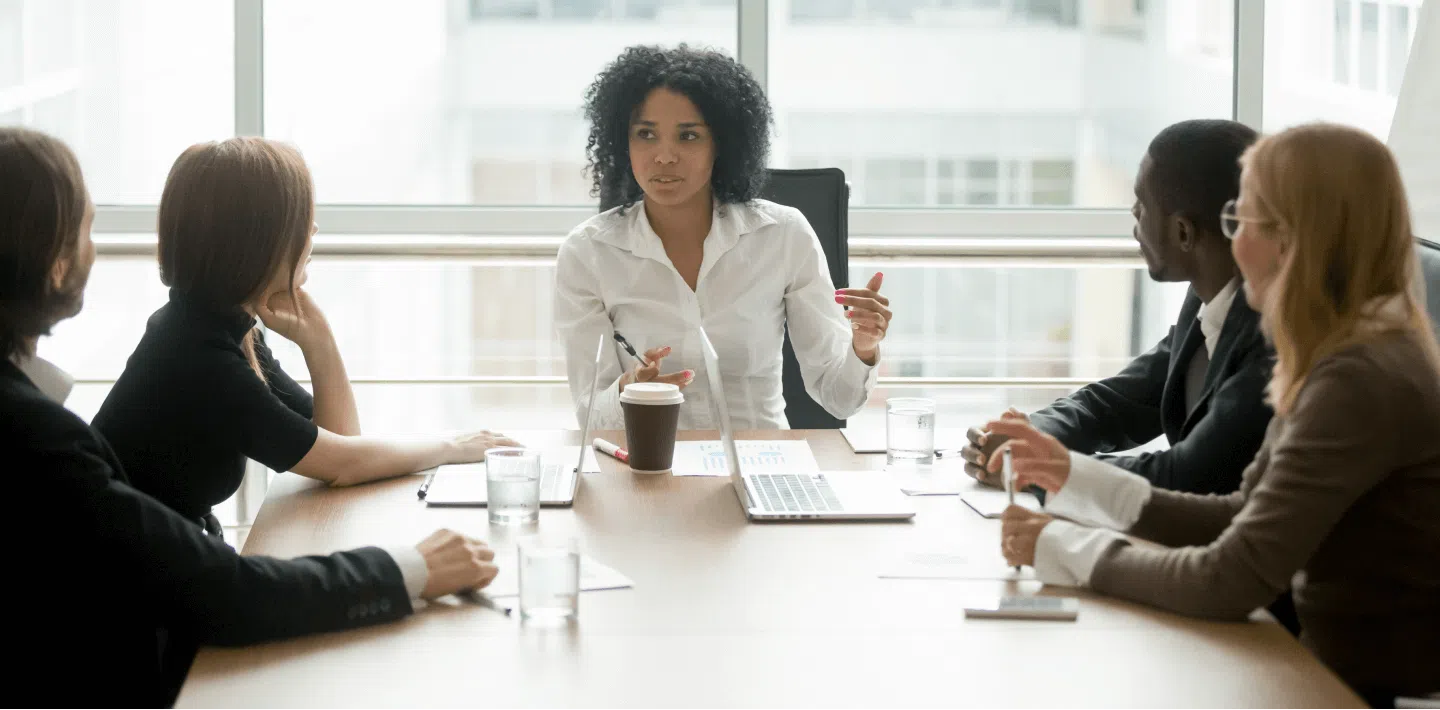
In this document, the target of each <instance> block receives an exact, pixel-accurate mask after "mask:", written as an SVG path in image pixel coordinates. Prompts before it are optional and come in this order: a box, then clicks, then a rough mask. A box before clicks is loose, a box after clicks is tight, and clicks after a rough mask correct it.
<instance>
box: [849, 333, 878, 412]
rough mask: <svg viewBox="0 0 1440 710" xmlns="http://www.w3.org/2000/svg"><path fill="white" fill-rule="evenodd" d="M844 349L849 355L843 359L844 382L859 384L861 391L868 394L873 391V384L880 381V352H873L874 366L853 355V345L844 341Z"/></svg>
mask: <svg viewBox="0 0 1440 710" xmlns="http://www.w3.org/2000/svg"><path fill="white" fill-rule="evenodd" d="M845 349H846V350H847V351H848V352H849V353H850V354H849V357H846V358H845V365H844V367H845V381H846V382H859V383H861V385H860V386H861V389H862V391H864V392H866V393H867V394H868V393H869V392H870V391H871V390H873V389H875V383H877V382H879V381H880V351H879V350H876V351H875V364H874V365H866V364H865V361H864V360H861V359H860V356H859V355H856V354H855V344H854V343H852V342H850V341H849V340H847V341H845ZM861 406H864V404H863V403H862V404H861Z"/></svg>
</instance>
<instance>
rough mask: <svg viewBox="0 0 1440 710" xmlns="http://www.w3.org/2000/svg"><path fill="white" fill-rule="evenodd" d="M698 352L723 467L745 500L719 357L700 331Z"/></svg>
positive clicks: (743, 483) (743, 484) (702, 330)
mask: <svg viewBox="0 0 1440 710" xmlns="http://www.w3.org/2000/svg"><path fill="white" fill-rule="evenodd" d="M700 350H701V352H702V354H703V355H704V359H705V382H706V383H707V384H708V385H709V386H710V415H711V417H712V418H714V420H715V425H716V426H718V427H720V445H721V447H723V448H724V450H725V465H726V466H728V467H729V468H730V482H731V483H734V484H735V486H736V492H737V493H740V494H741V497H740V499H741V500H745V498H746V496H745V495H744V493H745V480H744V479H743V478H741V477H740V454H739V453H738V452H737V451H736V449H735V437H734V436H733V435H732V434H731V432H730V408H729V407H728V406H727V405H726V404H725V388H724V387H723V386H722V385H721V382H720V355H719V354H718V353H716V352H715V346H714V345H711V344H710V336H709V335H706V334H705V329H704V328H701V329H700Z"/></svg>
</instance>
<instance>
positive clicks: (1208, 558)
mask: <svg viewBox="0 0 1440 710" xmlns="http://www.w3.org/2000/svg"><path fill="white" fill-rule="evenodd" d="M1242 164H1243V167H1244V170H1243V174H1242V177H1241V187H1240V197H1239V200H1238V201H1237V202H1235V203H1232V204H1229V205H1226V210H1225V214H1224V221H1225V231H1226V234H1227V236H1230V237H1231V238H1232V239H1233V249H1234V253H1235V261H1236V263H1237V264H1238V265H1239V267H1240V271H1241V272H1242V273H1243V274H1244V277H1245V298H1246V300H1247V301H1248V302H1249V303H1250V305H1251V306H1252V307H1254V308H1255V309H1256V310H1257V311H1259V312H1260V313H1261V316H1262V329H1263V330H1264V332H1265V333H1266V335H1267V337H1269V338H1270V339H1271V340H1272V342H1273V343H1274V345H1275V352H1276V363H1275V370H1274V376H1273V379H1272V381H1271V384H1270V388H1269V392H1268V402H1269V403H1270V405H1271V406H1272V407H1273V408H1274V409H1275V419H1274V420H1273V422H1272V424H1271V425H1270V428H1269V431H1268V432H1267V433H1266V437H1265V443H1264V445H1263V446H1262V447H1261V449H1260V451H1259V453H1258V454H1256V457H1255V460H1254V462H1252V463H1251V464H1250V466H1249V468H1248V469H1246V471H1245V474H1244V480H1243V483H1242V484H1241V487H1240V490H1239V491H1237V492H1235V493H1232V494H1230V495H1209V496H1204V495H1194V494H1187V493H1178V492H1174V491H1166V490H1161V489H1158V488H1152V487H1151V486H1150V484H1149V483H1148V482H1147V481H1146V480H1145V479H1143V478H1140V477H1139V476H1136V475H1135V474H1133V473H1128V472H1126V471H1123V470H1121V469H1118V468H1115V467H1113V466H1109V465H1108V464H1104V463H1100V462H1098V461H1095V460H1093V459H1089V458H1087V457H1084V456H1079V455H1075V454H1071V453H1069V452H1067V451H1066V450H1065V448H1064V446H1063V445H1061V444H1060V442H1059V441H1057V440H1055V439H1054V438H1052V437H1050V436H1048V435H1045V434H1042V433H1040V432H1038V431H1036V430H1035V429H1034V428H1032V427H1031V426H1030V425H1029V424H1027V423H1025V422H1024V421H1021V420H1019V419H1014V418H1011V419H1007V420H1004V421H997V422H992V423H991V424H990V425H989V426H990V427H991V430H992V431H999V432H1002V433H1003V434H1005V435H1009V436H1012V437H1014V438H1015V439H1016V441H1015V442H1013V444H1012V447H1013V452H1014V461H1015V470H1016V472H1017V474H1018V483H1019V484H1020V485H1027V484H1032V483H1033V484H1035V485H1038V486H1040V487H1041V488H1044V489H1045V490H1047V491H1049V492H1050V493H1051V496H1050V497H1049V498H1048V500H1047V501H1046V510H1047V512H1048V513H1052V514H1055V515H1059V516H1062V517H1065V518H1068V519H1070V520H1073V521H1076V522H1074V523H1072V522H1066V521H1062V520H1056V519H1052V518H1051V516H1050V515H1047V514H1037V513H1030V512H1028V511H1025V510H1023V509H1020V508H1013V507H1012V508H1011V509H1010V510H1009V511H1007V512H1006V515H1005V522H1004V531H1003V534H1002V545H1001V546H1002V550H1003V553H1004V555H1005V557H1006V559H1007V560H1008V561H1009V562H1011V563H1012V564H1027V565H1034V567H1035V570H1036V573H1037V575H1038V576H1039V578H1040V579H1041V580H1042V581H1044V582H1046V583H1047V584H1058V585H1069V586H1088V587H1092V588H1094V589H1095V590H1097V591H1100V592H1103V593H1105V594H1110V595H1113V596H1117V597H1122V598H1125V599H1130V600H1134V601H1138V602H1143V603H1146V604H1150V605H1153V606H1157V607H1162V608H1165V609H1170V610H1173V611H1176V612H1179V613H1182V614H1188V615H1191V616H1199V617H1204V618H1211V619H1229V620H1243V619H1245V618H1246V617H1247V616H1248V615H1249V614H1250V613H1251V612H1252V611H1254V610H1255V609H1257V608H1260V607H1263V606H1265V605H1266V604H1267V603H1269V602H1270V601H1271V600H1273V599H1274V598H1275V597H1276V595H1278V594H1280V593H1281V592H1282V591H1284V590H1285V588H1286V587H1287V586H1289V585H1290V584H1291V583H1292V578H1293V580H1294V589H1295V606H1296V608H1297V610H1298V611H1299V616H1300V621H1301V625H1302V627H1303V631H1302V634H1301V641H1302V642H1304V643H1305V644H1306V645H1307V646H1309V647H1310V648H1311V649H1313V650H1314V651H1315V653H1316V654H1317V655H1318V656H1319V657H1320V658H1321V659H1322V660H1323V661H1325V662H1326V663H1327V664H1329V665H1330V667H1331V668H1333V669H1334V670H1335V671H1336V672H1337V673H1338V674H1339V675H1340V676H1341V677H1342V678H1344V679H1345V680H1346V681H1347V682H1348V683H1350V684H1351V686H1352V687H1354V688H1355V689H1356V690H1357V691H1358V692H1360V693H1361V694H1362V695H1363V696H1364V697H1365V698H1366V699H1367V700H1369V701H1370V702H1372V703H1374V704H1377V705H1383V704H1389V703H1393V702H1394V698H1395V697H1396V695H1424V694H1428V693H1433V692H1435V691H1437V690H1440V348H1437V345H1436V342H1435V336H1434V334H1433V332H1432V330H1431V325H1430V321H1429V318H1428V316H1427V315H1426V313H1425V309H1424V306H1423V305H1422V304H1421V302H1420V300H1418V299H1417V297H1416V295H1415V291H1414V289H1413V288H1412V285H1413V284H1412V281H1413V279H1414V278H1415V274H1416V265H1415V258H1416V257H1415V251H1414V245H1413V244H1412V240H1411V229H1410V217H1409V214H1410V212H1409V207H1408V205H1407V202H1406V198H1405V191H1404V188H1403V187H1402V185H1401V182H1400V175H1399V172H1398V170H1397V169H1396V165H1395V160H1394V158H1393V156H1391V154H1390V152H1389V150H1387V149H1386V148H1385V146H1384V145H1383V144H1381V143H1380V142H1379V141H1377V140H1376V139H1374V138H1373V137H1371V136H1370V135H1368V134H1365V133H1362V132H1360V131H1358V130H1354V129H1351V128H1346V127H1342V126H1335V125H1327V124H1315V125H1307V126H1302V127H1299V128H1293V129H1291V130H1288V131H1285V132H1284V133H1280V134H1279V135H1276V136H1273V137H1270V138H1266V139H1264V140H1262V141H1261V142H1260V143H1258V144H1257V145H1256V146H1255V147H1253V148H1252V149H1251V150H1250V151H1249V152H1247V153H1246V155H1245V158H1244V159H1243V160H1242ZM1077 523H1078V524H1077ZM1115 531H1124V532H1125V533H1128V534H1129V535H1131V536H1134V537H1137V538H1143V539H1147V540H1151V541H1153V542H1156V543H1159V544H1160V545H1161V546H1160V547H1139V546H1133V545H1131V544H1130V543H1129V541H1128V540H1127V538H1126V536H1125V535H1122V534H1120V533H1119V532H1115ZM1297 573H1298V574H1297Z"/></svg>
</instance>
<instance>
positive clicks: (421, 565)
mask: <svg viewBox="0 0 1440 710" xmlns="http://www.w3.org/2000/svg"><path fill="white" fill-rule="evenodd" d="M385 552H387V553H389V554H390V559H392V560H395V566H396V567H399V568H400V579H402V580H404V582H405V592H406V593H407V594H409V595H410V598H411V599H419V598H420V595H421V594H424V593H425V585H426V584H429V583H430V568H429V567H426V566H425V556H424V555H422V554H420V550H418V549H416V548H415V546H414V545H411V546H409V547H387V548H385Z"/></svg>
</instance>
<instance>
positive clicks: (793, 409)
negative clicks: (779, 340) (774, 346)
mask: <svg viewBox="0 0 1440 710" xmlns="http://www.w3.org/2000/svg"><path fill="white" fill-rule="evenodd" d="M766 172H767V173H768V179H767V180H766V182H765V188H764V189H763V190H761V191H760V197H761V198H763V199H766V200H769V201H771V202H774V203H777V204H781V205H785V206H787V207H794V208H795V209H797V210H800V213H801V214H803V215H805V219H806V220H807V221H809V222H810V226H811V228H813V229H814V230H815V234H816V235H818V236H819V237H820V246H821V247H823V248H824V249H825V261H826V262H827V263H828V264H829V265H830V279H831V280H833V281H834V282H835V288H845V287H847V286H849V285H850V249H849V237H850V223H849V218H850V186H849V185H847V184H846V183H845V173H844V171H842V170H840V169H839V168H816V169H813V170H769V171H766ZM619 204H620V200H619V199H618V197H617V196H616V195H613V194H606V193H605V192H602V193H601V195H600V211H601V212H604V211H605V210H608V209H611V208H614V207H616V206H618V205H619ZM782 382H783V386H784V389H785V418H786V419H787V420H789V422H790V426H791V427H792V428H794V429H843V428H844V427H845V420H844V419H836V418H835V417H833V416H831V415H830V413H829V412H827V411H825V408H824V407H821V406H820V404H819V403H818V402H816V401H815V400H813V399H811V398H810V395H809V393H807V392H806V391H805V380H804V378H802V377H801V375H800V361H799V360H797V359H795V348H794V347H792V346H791V345H790V330H789V328H786V330H785V349H784V375H783V377H782Z"/></svg>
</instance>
